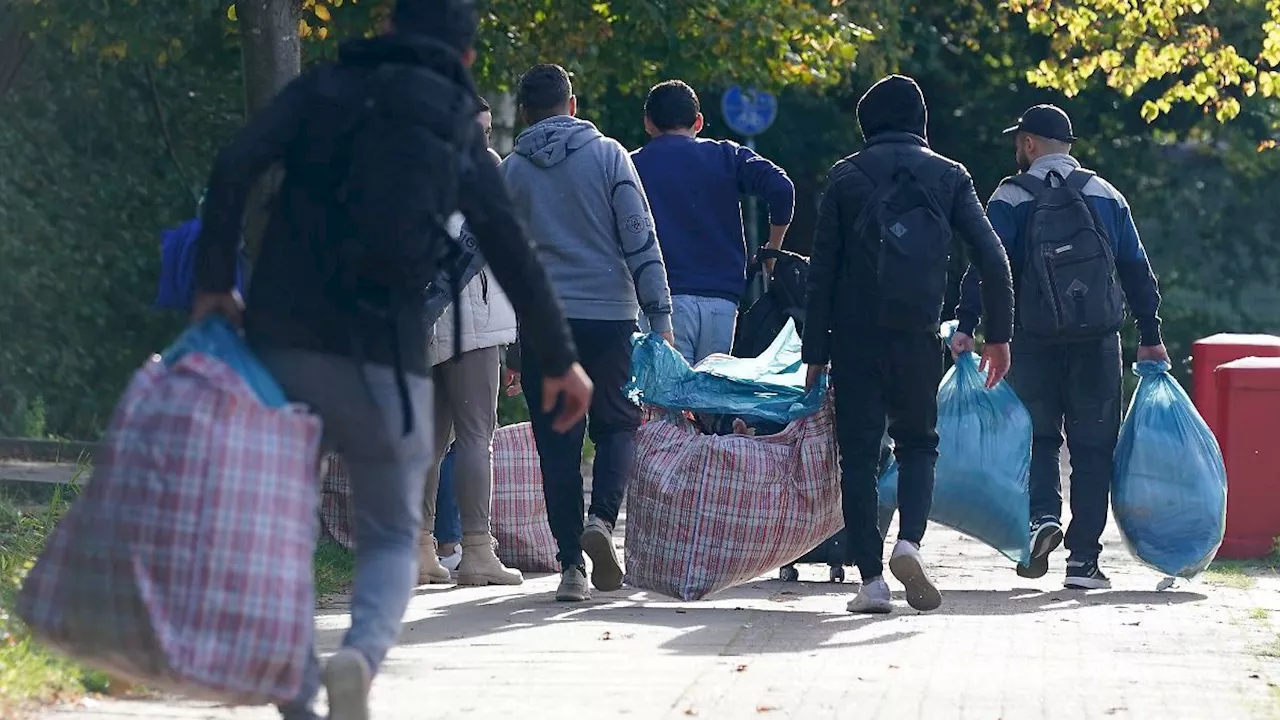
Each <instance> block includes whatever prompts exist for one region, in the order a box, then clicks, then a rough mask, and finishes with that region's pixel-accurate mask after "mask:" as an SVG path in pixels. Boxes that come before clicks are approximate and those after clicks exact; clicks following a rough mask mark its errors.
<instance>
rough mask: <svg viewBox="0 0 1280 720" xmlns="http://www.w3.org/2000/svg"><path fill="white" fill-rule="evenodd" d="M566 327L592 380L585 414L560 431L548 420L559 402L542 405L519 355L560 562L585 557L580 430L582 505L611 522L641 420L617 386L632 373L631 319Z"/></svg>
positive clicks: (535, 380) (534, 375)
mask: <svg viewBox="0 0 1280 720" xmlns="http://www.w3.org/2000/svg"><path fill="white" fill-rule="evenodd" d="M569 329H570V331H571V332H572V333H573V341H574V343H575V344H576V345H577V346H578V355H579V361H580V362H581V363H582V367H583V369H584V370H586V371H587V375H588V376H589V377H590V378H591V382H592V383H593V384H594V385H595V393H594V395H593V396H592V398H591V409H590V410H589V411H588V414H587V419H586V420H583V421H582V422H580V423H578V425H577V426H575V427H574V428H573V429H571V430H570V431H569V432H567V433H564V434H561V433H558V432H556V431H555V430H553V429H552V427H551V423H552V422H553V420H554V419H555V415H556V413H557V412H558V411H559V408H558V407H557V408H556V409H555V410H553V411H552V412H550V413H547V412H543V410H542V377H541V374H540V373H539V372H538V368H537V367H536V366H535V364H534V363H533V362H526V363H525V368H524V373H523V375H522V376H521V384H522V385H523V386H524V397H525V401H526V402H527V403H528V405H529V418H530V420H531V421H532V425H533V438H534V441H535V442H536V443H537V445H538V456H539V462H540V463H541V467H542V489H543V494H544V495H545V497H546V500H547V521H548V523H549V524H550V525H551V534H552V535H553V536H555V539H556V544H557V545H558V546H559V549H560V552H559V555H558V558H559V560H560V564H561V566H563V567H570V566H572V565H583V564H585V563H584V562H583V558H582V541H581V538H582V530H583V525H584V517H583V499H582V442H583V438H584V437H585V436H586V434H587V433H588V432H590V434H591V442H593V443H595V446H596V458H595V464H594V467H593V469H592V476H593V477H592V481H591V508H590V510H589V512H590V514H592V515H595V516H597V517H599V518H600V519H602V520H604V521H605V522H607V523H609V524H611V525H612V524H614V523H616V522H617V520H618V512H619V510H621V509H622V500H623V498H624V497H625V496H626V492H627V480H628V479H629V478H630V477H631V471H632V467H633V465H634V463H635V454H636V452H635V450H636V429H637V428H639V427H640V407H639V406H638V405H636V404H635V403H633V402H631V401H630V400H628V399H627V396H626V395H624V394H623V392H622V388H623V386H624V385H626V384H627V381H629V380H630V379H631V335H632V334H633V333H635V332H636V324H635V322H634V321H631V322H627V321H611V320H570V321H569ZM522 345H523V343H522Z"/></svg>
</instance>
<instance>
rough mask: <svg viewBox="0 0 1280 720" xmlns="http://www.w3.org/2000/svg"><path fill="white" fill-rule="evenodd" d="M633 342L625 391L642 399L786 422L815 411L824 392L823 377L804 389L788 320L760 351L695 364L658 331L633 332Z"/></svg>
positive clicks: (801, 366) (795, 338)
mask: <svg viewBox="0 0 1280 720" xmlns="http://www.w3.org/2000/svg"><path fill="white" fill-rule="evenodd" d="M632 345H633V348H634V349H633V352H632V354H631V382H629V383H628V384H627V386H626V388H625V391H626V392H627V394H628V396H629V397H631V398H632V399H633V400H635V401H636V402H639V403H644V404H646V405H654V406H657V407H661V408H665V409H667V410H674V411H680V410H691V411H693V412H698V413H713V414H718V415H735V416H747V417H751V418H755V419H759V420H767V421H770V422H775V423H781V424H782V425H787V424H789V423H791V422H793V421H795V420H799V419H800V418H803V417H807V416H809V415H812V414H814V413H816V412H817V411H818V410H819V409H820V408H821V407H822V400H823V398H824V397H826V394H827V385H826V380H825V379H824V380H823V382H822V383H820V384H819V385H818V387H815V388H814V389H813V390H811V391H809V392H805V390H804V382H805V367H804V364H803V363H801V362H800V336H799V335H798V334H797V333H796V327H795V323H794V322H791V321H787V326H786V327H785V328H783V330H782V332H781V333H779V335H778V337H777V338H776V339H774V341H773V344H772V345H770V346H769V349H768V350H766V351H764V352H763V353H762V354H761V355H760V356H759V357H755V358H735V357H729V356H728V355H713V356H711V357H709V358H707V359H706V360H703V361H702V362H701V363H698V367H697V369H694V368H691V367H689V363H687V362H685V359H684V358H683V357H681V355H680V353H679V352H678V351H677V350H676V349H675V348H673V347H671V346H670V345H668V344H667V343H666V342H664V341H663V340H662V338H661V337H659V336H657V335H654V334H649V335H635V336H634V337H633V338H632Z"/></svg>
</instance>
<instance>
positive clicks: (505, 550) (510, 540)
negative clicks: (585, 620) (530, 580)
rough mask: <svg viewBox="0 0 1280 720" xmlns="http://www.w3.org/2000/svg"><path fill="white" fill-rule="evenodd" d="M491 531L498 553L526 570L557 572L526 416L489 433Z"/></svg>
mask: <svg viewBox="0 0 1280 720" xmlns="http://www.w3.org/2000/svg"><path fill="white" fill-rule="evenodd" d="M492 513H493V520H492V523H493V534H494V537H496V538H497V539H498V558H499V559H501V560H502V562H503V563H504V564H505V565H507V566H508V567H514V568H518V569H520V570H523V571H525V572H530V573H537V572H558V571H559V570H560V564H559V563H558V562H556V553H557V547H556V541H555V538H554V537H552V536H551V526H550V525H549V524H547V501H546V497H545V496H544V495H543V494H542V468H541V466H540V465H539V461H538V446H537V445H536V444H535V443H534V441H533V427H532V426H531V425H530V424H529V423H527V422H525V423H519V424H517V425H508V426H506V427H503V428H499V429H498V431H497V432H496V433H494V435H493V510H492Z"/></svg>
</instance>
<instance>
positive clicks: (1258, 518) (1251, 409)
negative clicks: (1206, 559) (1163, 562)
mask: <svg viewBox="0 0 1280 720" xmlns="http://www.w3.org/2000/svg"><path fill="white" fill-rule="evenodd" d="M1214 374H1215V376H1216V379H1217V381H1218V383H1217V384H1218V433H1217V434H1218V444H1219V445H1220V446H1221V447H1222V457H1223V459H1224V460H1225V461H1226V465H1227V533H1226V538H1225V539H1224V540H1223V541H1222V547H1221V548H1220V549H1219V550H1218V557H1219V558H1223V559H1236V560H1239V559H1246V558H1260V557H1266V556H1267V555H1269V554H1270V553H1271V552H1272V550H1273V549H1274V548H1275V540H1276V537H1277V536H1280V358H1275V357H1249V358H1243V359H1240V360H1236V361H1234V362H1229V363H1227V364H1225V365H1221V366H1219V367H1218V369H1217V371H1216V372H1215V373H1214Z"/></svg>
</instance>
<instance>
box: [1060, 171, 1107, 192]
mask: <svg viewBox="0 0 1280 720" xmlns="http://www.w3.org/2000/svg"><path fill="white" fill-rule="evenodd" d="M1097 176H1098V173H1096V172H1094V171H1092V170H1085V169H1084V168H1080V169H1077V170H1072V171H1071V173H1070V174H1069V175H1067V177H1066V179H1065V180H1064V181H1063V182H1064V183H1065V184H1066V186H1067V187H1069V188H1071V189H1072V190H1075V191H1076V192H1078V193H1080V194H1084V188H1085V186H1086V185H1088V184H1089V181H1090V180H1092V179H1094V178H1095V177H1097Z"/></svg>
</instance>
